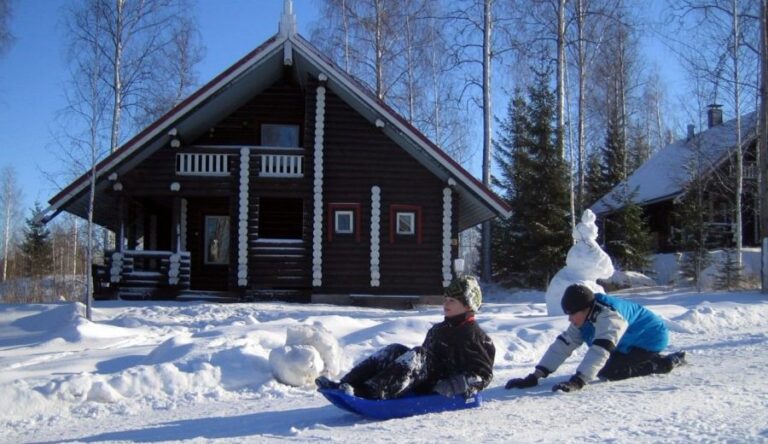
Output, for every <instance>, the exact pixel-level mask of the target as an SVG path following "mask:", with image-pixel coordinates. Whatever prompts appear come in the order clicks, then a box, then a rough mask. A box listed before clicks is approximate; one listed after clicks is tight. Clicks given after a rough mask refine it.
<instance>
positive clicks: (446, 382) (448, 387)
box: [434, 375, 469, 398]
mask: <svg viewBox="0 0 768 444" xmlns="http://www.w3.org/2000/svg"><path fill="white" fill-rule="evenodd" d="M468 390H469V384H468V383H467V378H465V377H464V375H454V376H451V377H450V378H445V379H441V380H439V381H437V384H435V388H434V391H435V392H437V393H439V394H441V395H443V396H445V397H447V398H451V397H454V396H456V395H464V394H466V393H467V391H468Z"/></svg>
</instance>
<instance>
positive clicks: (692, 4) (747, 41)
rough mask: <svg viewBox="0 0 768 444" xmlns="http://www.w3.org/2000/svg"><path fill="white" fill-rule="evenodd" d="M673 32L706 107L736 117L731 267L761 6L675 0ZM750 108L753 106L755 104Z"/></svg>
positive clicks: (728, 0)
mask: <svg viewBox="0 0 768 444" xmlns="http://www.w3.org/2000/svg"><path fill="white" fill-rule="evenodd" d="M673 5H674V7H675V8H676V9H675V11H676V13H677V16H676V17H677V20H678V21H677V28H676V29H677V30H682V31H683V32H684V33H685V34H684V36H685V37H687V38H688V39H690V41H691V42H692V43H685V44H684V43H682V42H678V46H680V47H681V49H679V52H680V53H682V54H683V55H684V58H683V59H684V61H685V66H686V68H687V69H688V70H689V71H690V72H691V73H693V74H694V75H697V76H700V77H701V78H703V79H706V80H707V81H708V82H709V84H710V85H711V87H710V91H711V93H710V103H712V104H716V103H722V102H724V103H725V104H726V105H729V106H728V108H727V109H729V110H732V112H733V113H734V115H735V118H736V134H735V136H736V151H735V152H734V157H733V159H734V161H733V164H732V169H733V171H734V175H733V177H732V179H731V180H732V183H731V184H730V188H731V189H732V193H733V199H732V202H733V208H732V214H733V220H734V224H733V228H734V229H733V242H734V244H735V248H736V263H737V266H738V267H740V266H741V258H742V245H743V232H742V230H743V223H742V213H743V202H742V199H743V192H744V184H743V152H742V143H743V140H742V122H741V116H742V114H744V110H743V107H744V101H743V98H744V97H749V96H750V94H748V93H747V91H754V92H755V93H754V95H752V96H753V97H755V100H757V98H758V91H759V84H760V78H759V76H760V74H759V73H760V66H761V63H760V62H758V60H759V55H760V29H761V28H760V26H761V25H760V24H761V22H762V21H764V20H765V18H764V17H761V16H760V14H761V12H762V11H761V9H760V3H759V2H757V1H754V0H678V1H676V2H674V3H673ZM755 106H757V104H756V103H755Z"/></svg>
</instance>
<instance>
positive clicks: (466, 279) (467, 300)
mask: <svg viewBox="0 0 768 444" xmlns="http://www.w3.org/2000/svg"><path fill="white" fill-rule="evenodd" d="M445 296H446V297H450V298H454V299H456V300H459V301H461V303H462V304H464V305H466V306H467V307H469V308H470V310H472V311H477V310H479V309H480V305H481V304H482V303H483V292H482V290H480V284H479V283H478V282H477V279H476V278H475V277H474V276H460V277H457V278H456V279H454V280H453V281H451V283H450V285H448V288H446V289H445Z"/></svg>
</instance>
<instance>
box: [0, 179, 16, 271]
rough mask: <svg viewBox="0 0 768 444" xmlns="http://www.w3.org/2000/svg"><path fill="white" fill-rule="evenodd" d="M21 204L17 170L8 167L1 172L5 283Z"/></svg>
mask: <svg viewBox="0 0 768 444" xmlns="http://www.w3.org/2000/svg"><path fill="white" fill-rule="evenodd" d="M20 204H21V189H20V188H19V184H18V180H17V178H16V170H14V169H13V168H12V167H10V166H6V167H4V168H3V169H2V171H0V210H2V217H3V219H2V220H3V231H2V239H3V281H5V280H6V279H8V262H9V258H10V252H11V246H12V240H13V236H14V233H15V231H16V230H15V228H16V226H17V223H18V219H19V216H20V214H21V211H20Z"/></svg>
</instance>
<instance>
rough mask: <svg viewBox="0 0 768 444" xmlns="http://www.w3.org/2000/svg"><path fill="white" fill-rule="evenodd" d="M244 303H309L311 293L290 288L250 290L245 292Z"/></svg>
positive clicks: (306, 290) (307, 290)
mask: <svg viewBox="0 0 768 444" xmlns="http://www.w3.org/2000/svg"><path fill="white" fill-rule="evenodd" d="M243 300H244V301H247V302H257V301H285V302H300V303H308V302H311V291H310V290H309V289H300V288H296V289H292V288H285V289H280V288H259V289H251V290H247V291H246V292H245V296H244V297H243Z"/></svg>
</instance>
